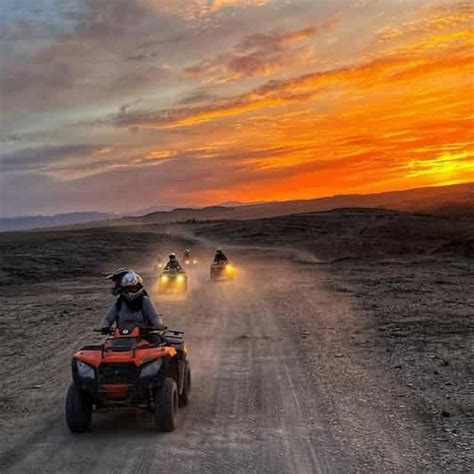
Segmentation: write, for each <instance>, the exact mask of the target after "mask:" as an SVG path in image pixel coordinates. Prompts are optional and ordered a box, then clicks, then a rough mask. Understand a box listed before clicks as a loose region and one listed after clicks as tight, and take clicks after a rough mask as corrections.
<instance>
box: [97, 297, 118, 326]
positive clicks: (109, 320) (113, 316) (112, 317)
mask: <svg viewBox="0 0 474 474" xmlns="http://www.w3.org/2000/svg"><path fill="white" fill-rule="evenodd" d="M117 318H118V309H117V302H116V301H114V303H113V304H112V306H110V308H109V310H108V311H107V314H106V315H105V317H104V319H103V320H102V322H101V324H100V327H101V329H106V328H109V327H110V326H112V324H113V323H114V322H115V321H117Z"/></svg>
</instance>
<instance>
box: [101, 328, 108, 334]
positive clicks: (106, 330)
mask: <svg viewBox="0 0 474 474" xmlns="http://www.w3.org/2000/svg"><path fill="white" fill-rule="evenodd" d="M100 332H101V334H110V328H101V330H100Z"/></svg>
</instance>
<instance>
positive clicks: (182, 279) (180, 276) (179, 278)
mask: <svg viewBox="0 0 474 474" xmlns="http://www.w3.org/2000/svg"><path fill="white" fill-rule="evenodd" d="M177 280H178V283H183V281H184V276H183V275H179V276H178V278H177Z"/></svg>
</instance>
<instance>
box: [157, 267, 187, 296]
mask: <svg viewBox="0 0 474 474" xmlns="http://www.w3.org/2000/svg"><path fill="white" fill-rule="evenodd" d="M187 290H188V276H187V275H186V272H185V271H184V270H173V269H165V270H163V271H162V272H161V275H160V282H159V284H158V293H159V294H162V295H163V294H165V295H166V294H168V295H169V294H172V295H179V294H183V293H186V291H187Z"/></svg>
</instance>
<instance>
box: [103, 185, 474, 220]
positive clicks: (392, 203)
mask: <svg viewBox="0 0 474 474" xmlns="http://www.w3.org/2000/svg"><path fill="white" fill-rule="evenodd" d="M354 207H356V208H379V209H388V210H395V211H405V212H411V213H422V214H442V215H457V216H473V217H474V183H464V184H456V185H451V186H437V187H428V188H416V189H410V190H404V191H389V192H384V193H378V194H348V195H338V196H331V197H324V198H317V199H307V200H294V201H273V202H266V203H262V204H250V205H242V206H238V207H226V206H210V207H205V208H201V209H187V208H186V209H174V210H173V211H170V212H153V213H150V214H146V215H144V216H141V217H134V218H122V219H118V220H113V221H111V224H114V225H115V224H119V225H128V224H138V223H142V224H161V223H173V222H184V221H188V220H200V221H206V220H221V219H259V218H265V217H277V216H284V215H290V214H302V213H306V212H316V211H328V210H331V209H339V208H354Z"/></svg>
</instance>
